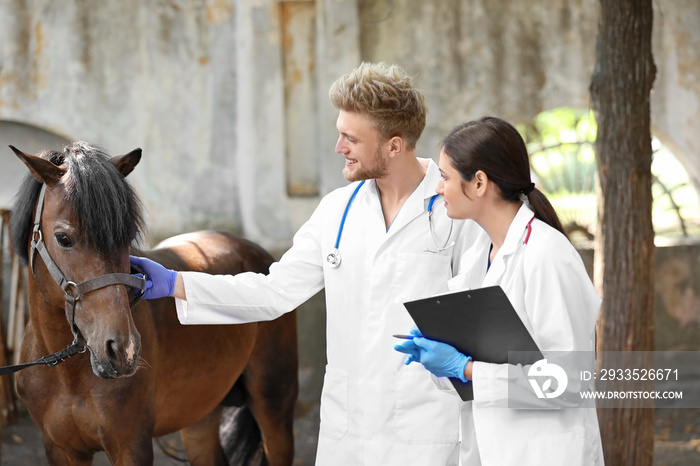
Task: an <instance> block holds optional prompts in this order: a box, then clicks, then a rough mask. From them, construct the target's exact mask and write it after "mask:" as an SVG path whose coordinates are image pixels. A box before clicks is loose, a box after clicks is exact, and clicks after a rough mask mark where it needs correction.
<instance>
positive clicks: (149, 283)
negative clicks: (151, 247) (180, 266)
mask: <svg viewBox="0 0 700 466" xmlns="http://www.w3.org/2000/svg"><path fill="white" fill-rule="evenodd" d="M129 262H131V264H133V265H135V266H136V267H138V268H139V269H141V270H143V273H145V274H146V290H145V292H144V294H143V299H157V298H167V297H169V296H172V295H173V293H174V292H175V277H177V272H175V271H174V270H170V269H166V268H165V267H163V266H162V265H160V264H159V263H158V262H154V261H152V260H150V259H146V258H145V257H136V256H129Z"/></svg>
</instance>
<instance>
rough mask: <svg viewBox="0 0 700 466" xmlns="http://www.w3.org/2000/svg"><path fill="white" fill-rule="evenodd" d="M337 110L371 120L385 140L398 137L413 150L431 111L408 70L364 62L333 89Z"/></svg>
mask: <svg viewBox="0 0 700 466" xmlns="http://www.w3.org/2000/svg"><path fill="white" fill-rule="evenodd" d="M328 95H329V97H330V99H331V102H332V103H333V105H334V106H335V108H337V109H338V110H342V111H346V112H356V113H359V114H361V115H365V116H368V117H369V118H370V119H371V120H372V121H373V122H374V126H375V127H376V128H377V129H378V130H379V132H380V133H381V134H382V136H383V137H384V138H387V139H388V138H390V137H394V136H399V137H401V138H403V139H404V140H405V141H406V144H407V146H408V148H409V149H411V150H413V149H415V147H416V143H417V142H418V139H419V138H420V135H421V133H422V132H423V129H424V128H425V120H426V116H427V114H428V108H427V107H426V105H425V99H424V97H423V94H421V92H420V91H419V90H418V89H416V88H415V87H414V86H413V82H412V79H411V77H410V76H409V75H408V73H407V72H406V70H404V69H403V68H402V67H400V66H397V65H388V64H386V63H384V62H380V63H366V62H363V63H362V64H361V65H360V66H359V67H358V68H356V69H354V70H353V71H351V72H350V73H348V74H346V75H344V76H342V77H341V78H339V79H338V80H337V81H336V82H334V83H333V85H332V86H331V89H330V91H329V92H328Z"/></svg>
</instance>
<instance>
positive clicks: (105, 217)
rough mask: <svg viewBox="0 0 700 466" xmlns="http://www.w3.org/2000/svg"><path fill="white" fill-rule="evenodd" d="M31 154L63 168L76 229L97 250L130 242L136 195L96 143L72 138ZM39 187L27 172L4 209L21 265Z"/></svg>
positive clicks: (138, 218) (135, 226)
mask: <svg viewBox="0 0 700 466" xmlns="http://www.w3.org/2000/svg"><path fill="white" fill-rule="evenodd" d="M37 155H38V156H39V157H42V158H44V159H46V160H49V161H51V162H52V163H53V164H54V165H59V166H64V167H65V168H66V169H67V171H66V174H65V175H64V176H63V178H62V179H61V183H62V184H63V185H64V188H65V190H66V195H67V200H68V201H69V202H70V203H71V207H72V208H73V210H74V211H75V213H76V216H77V218H78V222H79V225H78V226H79V228H80V231H81V234H83V235H84V237H85V239H87V241H88V242H89V243H90V244H91V245H92V247H94V248H95V249H96V250H97V251H98V252H99V253H100V254H102V255H107V254H110V253H114V252H116V251H117V250H119V249H122V248H124V247H126V246H128V245H130V244H131V243H132V241H134V239H136V237H137V236H138V235H139V234H140V233H141V232H142V231H143V227H144V221H143V213H142V206H141V201H140V200H139V198H138V196H137V195H136V193H135V192H134V190H133V189H132V188H131V186H130V185H129V183H128V182H127V181H126V179H125V178H124V176H123V175H122V174H121V173H120V172H119V170H117V167H116V166H115V165H114V164H113V163H112V162H111V160H110V157H109V156H108V155H107V154H106V153H105V152H104V151H103V150H102V149H100V148H97V147H94V146H91V145H89V144H87V143H85V142H83V141H75V142H73V143H71V144H69V145H68V146H66V147H64V148H63V152H56V151H42V152H40V153H39V154H37ZM40 189H41V182H39V181H38V180H37V179H36V178H34V176H33V175H32V174H31V173H29V174H27V175H26V176H25V178H24V180H23V182H22V185H21V186H20V188H19V191H18V192H17V194H16V195H15V198H14V202H13V206H12V211H11V214H10V237H11V240H12V245H13V248H14V250H15V253H16V254H17V256H18V257H19V258H20V260H21V261H22V262H23V263H24V264H25V265H26V264H27V263H28V260H29V258H28V252H27V245H28V244H29V240H30V235H31V231H32V225H33V223H34V219H33V211H34V206H35V204H36V202H37V198H38V196H39V191H40Z"/></svg>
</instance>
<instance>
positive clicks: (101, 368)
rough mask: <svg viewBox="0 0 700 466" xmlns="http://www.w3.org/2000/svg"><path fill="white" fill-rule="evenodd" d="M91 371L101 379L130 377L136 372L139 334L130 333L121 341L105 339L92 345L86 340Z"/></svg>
mask: <svg viewBox="0 0 700 466" xmlns="http://www.w3.org/2000/svg"><path fill="white" fill-rule="evenodd" d="M87 346H88V349H89V351H90V365H91V366H92V371H93V372H94V374H95V375H96V376H98V377H101V378H103V379H117V378H120V377H130V376H132V375H134V374H135V373H136V370H137V369H138V367H139V361H140V359H141V336H140V335H139V334H138V333H137V334H135V335H134V334H132V335H131V336H130V338H129V339H128V340H126V341H123V342H122V343H120V342H118V340H116V339H106V340H104V343H102V344H101V345H97V346H93V345H92V344H91V342H90V341H88V345H87Z"/></svg>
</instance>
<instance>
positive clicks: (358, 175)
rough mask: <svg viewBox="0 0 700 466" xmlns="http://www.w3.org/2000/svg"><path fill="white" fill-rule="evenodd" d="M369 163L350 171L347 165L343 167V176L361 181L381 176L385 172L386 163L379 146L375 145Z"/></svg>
mask: <svg viewBox="0 0 700 466" xmlns="http://www.w3.org/2000/svg"><path fill="white" fill-rule="evenodd" d="M370 163H371V165H370V166H369V167H366V168H360V169H358V170H354V171H352V172H351V171H350V170H349V169H348V167H345V168H343V176H344V177H345V179H346V180H348V181H362V180H372V179H377V178H382V177H384V176H385V175H386V174H387V171H388V163H387V161H386V159H385V158H384V157H382V153H381V148H379V147H377V150H376V151H375V152H374V155H373V157H372V160H371V161H370Z"/></svg>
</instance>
